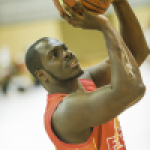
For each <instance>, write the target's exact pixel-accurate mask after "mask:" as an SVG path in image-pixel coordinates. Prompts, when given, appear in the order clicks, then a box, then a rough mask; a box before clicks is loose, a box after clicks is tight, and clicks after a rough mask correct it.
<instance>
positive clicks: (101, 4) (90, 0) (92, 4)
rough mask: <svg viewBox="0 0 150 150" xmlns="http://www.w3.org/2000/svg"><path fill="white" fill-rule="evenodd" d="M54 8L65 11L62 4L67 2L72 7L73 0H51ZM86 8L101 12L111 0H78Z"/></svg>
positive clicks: (103, 11)
mask: <svg viewBox="0 0 150 150" xmlns="http://www.w3.org/2000/svg"><path fill="white" fill-rule="evenodd" d="M53 1H54V4H55V6H56V8H57V9H58V10H59V11H61V12H63V13H65V12H66V11H65V10H64V9H63V4H67V5H68V6H69V7H71V8H74V5H75V0H53ZM80 1H81V3H82V4H83V5H84V7H85V8H86V9H87V10H90V11H93V12H96V13H99V14H103V13H105V11H106V10H107V9H108V7H109V6H110V4H111V0H80ZM66 13H67V12H66Z"/></svg>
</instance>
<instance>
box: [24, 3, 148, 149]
mask: <svg viewBox="0 0 150 150" xmlns="http://www.w3.org/2000/svg"><path fill="white" fill-rule="evenodd" d="M113 6H114V8H115V10H116V13H117V15H118V18H119V21H120V25H121V32H122V38H123V39H122V38H121V37H120V35H119V34H118V33H117V32H116V31H115V29H114V28H113V26H112V25H111V23H110V22H109V20H108V19H107V18H106V17H105V16H103V15H98V14H95V13H91V12H89V11H87V10H86V9H85V8H84V7H83V6H82V5H81V3H80V2H78V1H77V2H76V8H77V9H80V11H81V13H82V14H81V15H79V14H78V13H77V12H75V11H74V10H72V9H70V8H68V7H67V6H64V7H65V10H66V11H68V12H69V14H71V17H69V16H68V15H67V14H61V16H62V17H63V18H64V19H65V20H67V21H68V22H69V23H70V24H71V25H73V26H75V27H80V28H83V29H92V30H97V31H101V32H102V34H103V35H104V38H105V42H106V46H107V49H108V54H109V58H107V59H106V60H104V61H103V62H102V63H100V64H98V65H96V66H94V67H91V68H88V69H86V70H84V71H83V70H82V69H81V67H80V65H79V62H78V59H77V57H76V56H75V54H74V53H73V52H71V51H69V50H68V48H67V46H66V45H65V44H64V43H62V42H60V41H58V40H56V39H53V38H42V39H40V40H39V41H37V42H36V43H35V44H33V45H32V46H31V47H30V49H29V50H28V52H27V55H26V64H27V67H28V69H29V71H30V72H31V73H32V74H33V75H34V76H35V77H36V78H38V79H39V80H40V81H41V83H42V85H43V86H44V88H45V89H46V90H47V91H48V104H47V107H46V111H45V129H46V131H47V133H48V136H49V137H50V139H51V140H52V142H53V143H54V145H55V146H56V149H57V150H117V149H118V150H125V149H126V148H125V144H124V142H123V137H122V132H121V128H120V126H119V122H118V120H117V118H116V117H117V116H118V115H119V114H120V113H121V112H123V111H124V110H126V109H127V108H129V107H130V106H131V105H133V104H134V103H137V102H138V101H139V100H140V99H141V98H142V97H143V95H144V92H145V86H144V84H143V82H142V79H141V75H140V71H139V68H138V66H140V65H141V64H142V63H143V61H144V60H145V59H146V57H147V56H148V48H147V44H146V42H145V39H144V36H143V33H142V30H141V27H140V25H139V23H138V21H137V19H136V17H135V15H134V13H133V12H132V9H131V8H130V6H129V4H128V2H127V1H126V0H115V1H113ZM130 20H132V24H131V23H130Z"/></svg>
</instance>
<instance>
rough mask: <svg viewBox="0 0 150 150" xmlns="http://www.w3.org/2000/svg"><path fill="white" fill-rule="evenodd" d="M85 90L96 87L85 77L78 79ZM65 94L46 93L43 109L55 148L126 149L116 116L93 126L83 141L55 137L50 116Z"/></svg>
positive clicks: (46, 126) (68, 149) (87, 149)
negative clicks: (46, 99)
mask: <svg viewBox="0 0 150 150" xmlns="http://www.w3.org/2000/svg"><path fill="white" fill-rule="evenodd" d="M80 82H81V83H82V84H83V86H84V88H85V90H86V91H87V92H90V91H94V90H96V89H97V87H96V85H95V84H94V83H93V82H92V81H90V80H86V79H80ZM66 96H67V94H51V95H48V103H47V107H46V110H45V118H44V119H45V130H46V132H47V134H48V136H49V138H50V139H51V141H52V142H53V144H54V145H55V148H56V150H126V148H125V144H124V141H123V135H122V130H121V128H120V124H119V121H118V120H117V118H115V119H113V120H111V121H109V122H107V123H105V124H103V125H101V126H97V127H93V132H92V134H91V136H90V137H89V139H88V140H87V141H86V142H84V143H79V144H70V143H65V142H62V141H61V140H59V139H58V138H57V136H56V135H55V134H54V132H53V130H52V129H51V117H52V115H53V113H54V111H55V109H56V107H57V106H58V105H59V103H60V102H61V101H62V100H63V98H64V97H66Z"/></svg>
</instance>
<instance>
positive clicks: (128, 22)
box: [87, 0, 150, 87]
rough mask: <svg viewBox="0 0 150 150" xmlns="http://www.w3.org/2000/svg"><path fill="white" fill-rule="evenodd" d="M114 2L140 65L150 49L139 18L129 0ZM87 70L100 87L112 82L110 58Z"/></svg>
mask: <svg viewBox="0 0 150 150" xmlns="http://www.w3.org/2000/svg"><path fill="white" fill-rule="evenodd" d="M112 4H113V6H114V9H115V12H116V14H117V17H118V20H119V24H120V33H121V36H122V38H123V40H124V42H125V44H126V45H127V47H128V48H129V50H130V52H131V53H132V55H133V56H134V58H135V60H136V62H137V64H138V66H140V65H141V64H142V63H143V62H144V60H145V59H146V58H147V56H148V55H149V53H150V50H148V46H147V43H146V39H145V38H144V34H143V31H142V29H141V26H140V24H139V22H138V19H137V17H136V16H135V14H134V12H133V10H132V8H131V7H130V5H129V3H128V2H127V0H113V1H112ZM87 71H89V72H90V74H91V76H92V78H93V81H94V82H95V83H96V85H97V86H98V87H100V86H103V85H106V84H108V83H110V78H111V75H110V74H111V73H110V72H111V65H110V63H109V62H108V58H107V59H106V60H104V61H103V62H102V63H100V64H98V65H95V66H94V67H90V68H88V69H87ZM100 79H103V80H100Z"/></svg>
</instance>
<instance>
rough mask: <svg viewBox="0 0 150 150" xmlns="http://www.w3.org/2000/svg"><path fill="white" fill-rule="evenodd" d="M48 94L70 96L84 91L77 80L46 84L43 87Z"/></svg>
mask: <svg viewBox="0 0 150 150" xmlns="http://www.w3.org/2000/svg"><path fill="white" fill-rule="evenodd" d="M45 87H46V90H47V91H48V94H55V93H64V94H70V93H73V92H77V91H83V92H84V91H85V90H84V87H83V85H82V84H81V82H80V81H79V80H78V79H75V80H73V81H69V82H54V83H47V85H46V86H45Z"/></svg>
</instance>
